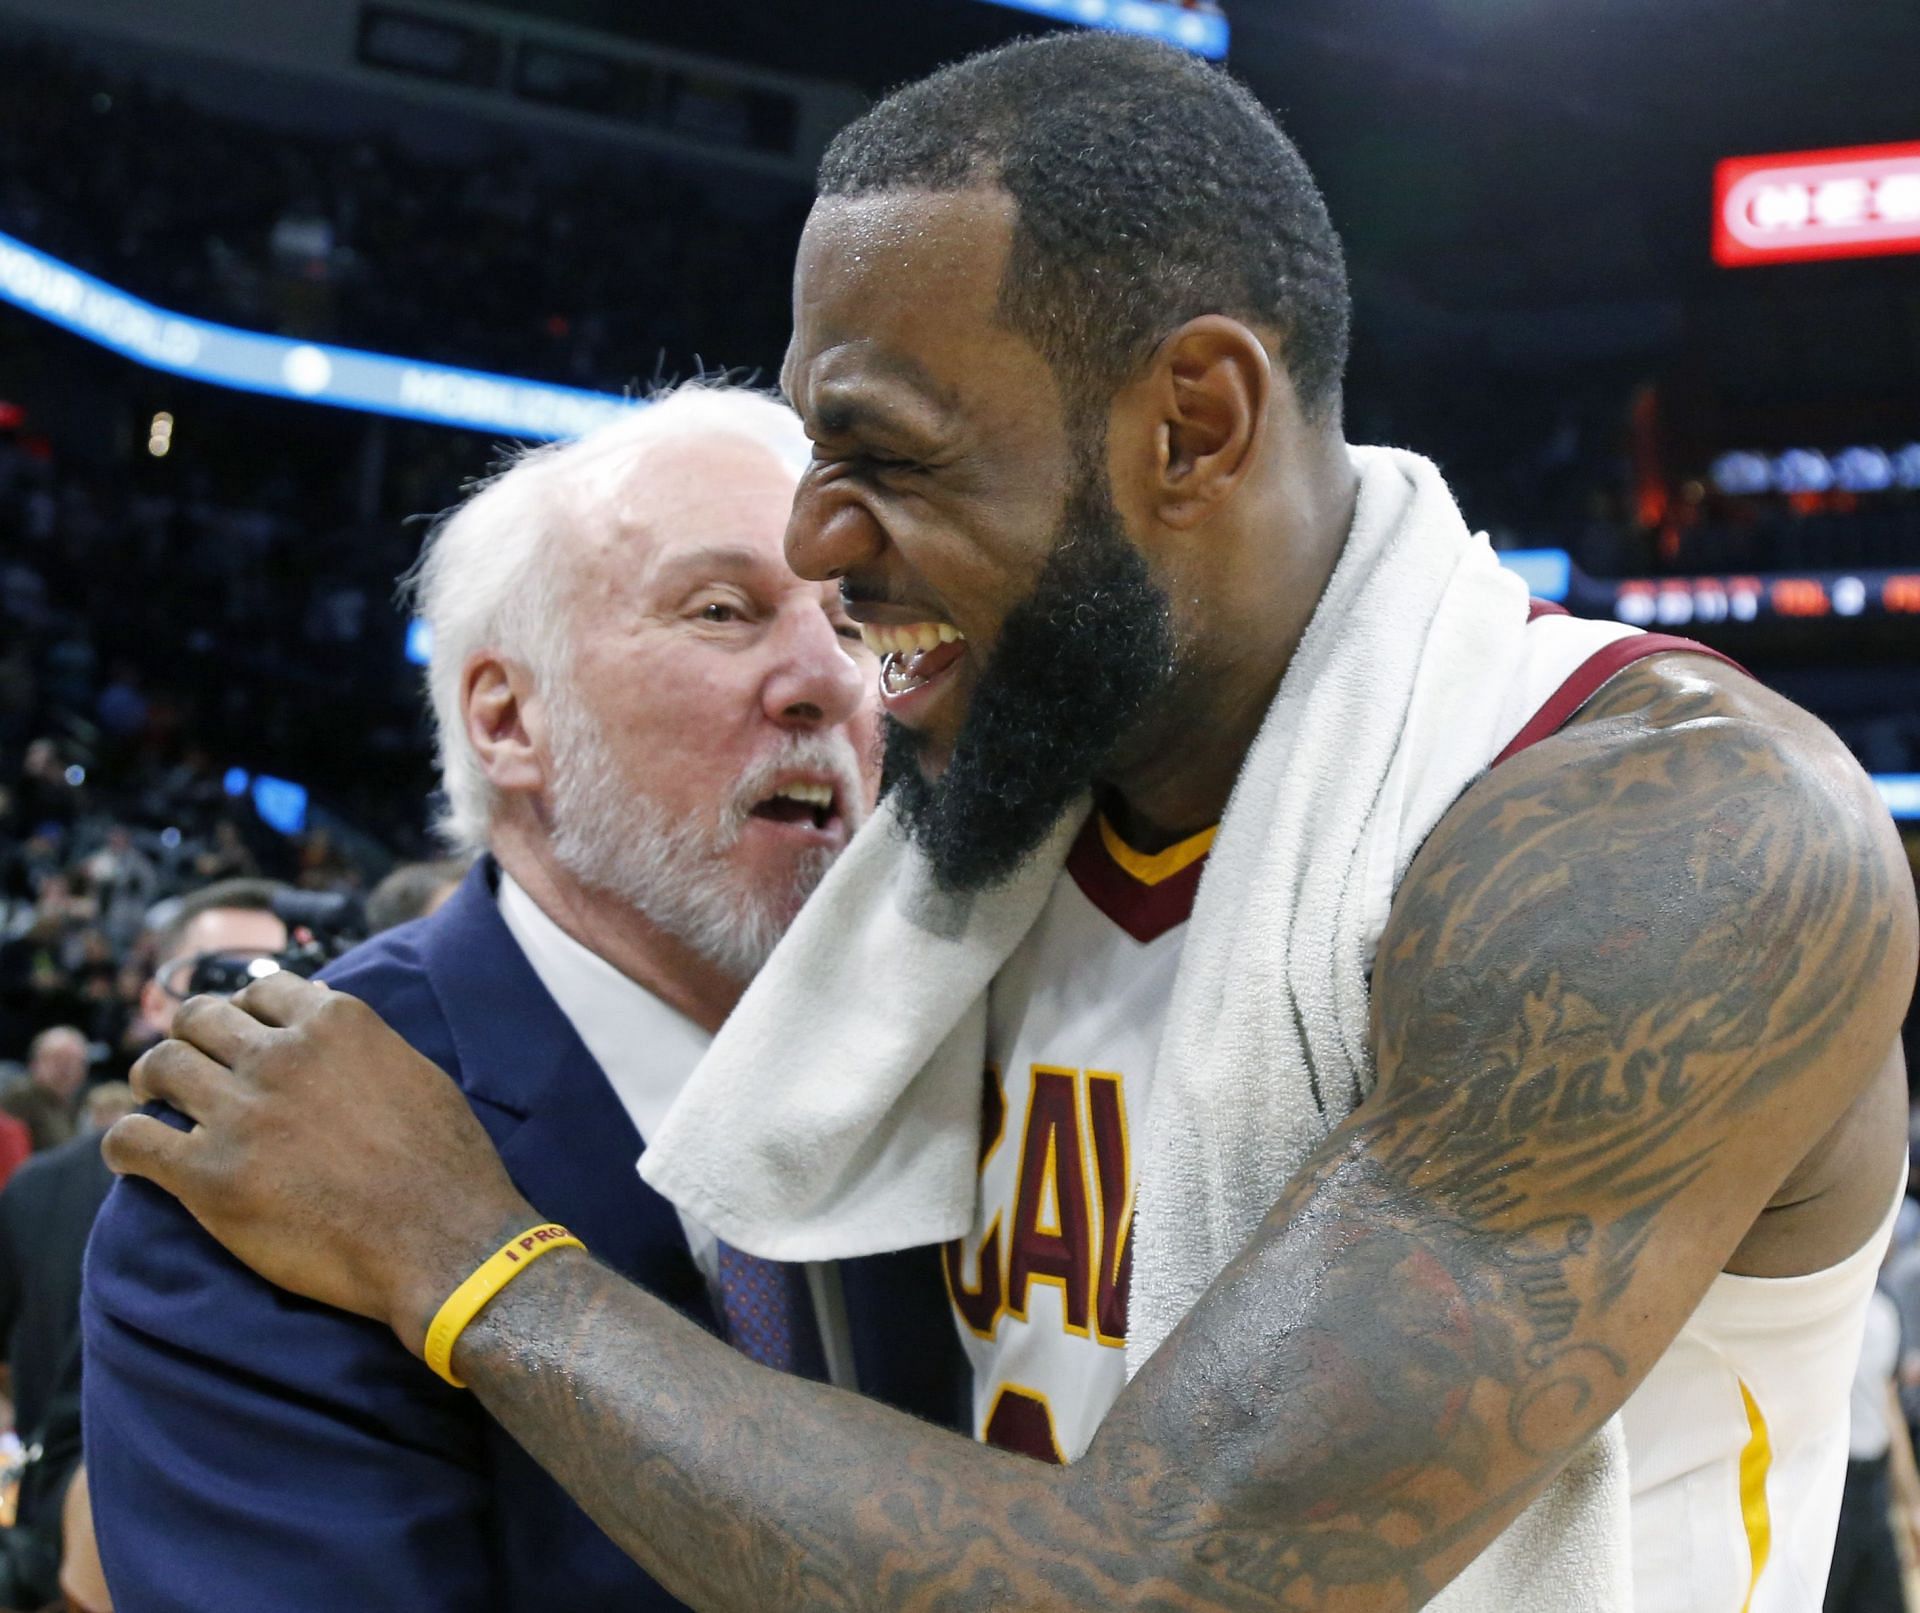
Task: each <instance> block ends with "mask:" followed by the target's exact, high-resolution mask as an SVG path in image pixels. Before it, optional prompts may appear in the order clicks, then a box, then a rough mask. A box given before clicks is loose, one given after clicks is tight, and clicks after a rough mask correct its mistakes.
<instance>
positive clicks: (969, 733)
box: [882, 470, 1178, 892]
mask: <svg viewBox="0 0 1920 1613" xmlns="http://www.w3.org/2000/svg"><path fill="white" fill-rule="evenodd" d="M1177 666H1178V661H1177V654H1176V646H1175V639H1174V631H1173V618H1172V611H1171V609H1170V607H1169V605H1168V601H1167V596H1166V593H1165V591H1164V590H1162V589H1161V588H1160V586H1159V585H1158V584H1157V583H1156V582H1155V581H1154V579H1153V574H1152V573H1151V571H1149V569H1148V567H1147V562H1146V560H1145V558H1144V557H1143V556H1142V555H1141V553H1140V552H1139V550H1137V549H1136V548H1135V547H1134V546H1133V545H1132V544H1131V543H1130V542H1129V541H1128V540H1127V536H1126V529H1125V527H1124V526H1123V525H1122V523H1121V520H1120V514H1119V511H1117V510H1116V509H1115V508H1114V507H1113V500H1112V498H1111V496H1110V495H1109V493H1108V490H1107V486H1106V482H1105V479H1104V478H1103V477H1101V476H1100V475H1099V474H1098V473H1097V472H1094V471H1092V470H1083V471H1082V473H1081V475H1080V477H1079V480H1078V481H1077V482H1076V484H1075V486H1074V488H1073V491H1072V492H1071V493H1070V495H1069V496H1068V499H1067V507H1066V509H1065V511H1064V512H1063V513H1062V516H1061V520H1060V525H1059V528H1058V530H1057V532H1056V534H1055V539H1054V544H1053V548H1052V551H1051V553H1050V554H1049V556H1048V558H1047V563H1046V565H1045V566H1044V568H1043V569H1042V570H1041V573H1040V580H1039V581H1038V582H1037V583H1036V584H1035V585H1034V589H1033V592H1032V593H1031V594H1030V595H1029V596H1028V597H1027V598H1026V599H1025V600H1024V601H1022V602H1021V603H1020V604H1019V605H1017V606H1015V607H1014V609H1013V610H1012V611H1010V612H1009V613H1008V615H1007V619H1006V623H1005V625H1004V626H1003V627H1002V628H1001V630H1000V638H999V642H998V643H997V644H996V645H995V646H994V651H993V655H992V658H991V659H990V660H989V661H988V662H987V664H986V665H985V666H984V667H983V668H982V669H981V672H980V680H979V683H978V684H977V685H976V687H975V689H974V694H973V700H972V703H971V704H970V705H969V707H968V709H967V715H966V720H965V721H964V722H963V723H962V724H961V727H960V733H959V737H958V739H957V740H956V741H955V744H954V748H953V757H952V760H951V761H950V762H949V763H948V765H947V768H946V771H945V772H944V773H943V774H942V775H941V776H940V777H939V778H937V779H933V780H929V779H927V778H926V777H925V776H924V775H923V774H922V773H921V771H920V767H919V763H918V757H919V753H920V749H921V744H922V740H921V737H920V736H919V735H918V734H916V733H914V731H913V730H912V729H910V728H907V727H904V726H903V725H901V724H899V723H896V722H894V721H892V720H891V719H888V721H887V724H886V752H885V762H884V771H883V773H882V780H883V786H882V787H883V789H884V790H887V791H890V792H891V794H892V799H893V802H894V806H895V810H896V811H897V812H898V813H899V815H900V818H901V821H902V822H903V823H904V824H905V825H906V827H907V830H908V832H909V833H910V834H911V835H912V837H913V841H914V844H915V845H917V846H918V847H919V849H920V851H921V853H922V854H923V855H924V856H925V857H926V859H927V861H928V863H929V864H930V865H931V866H932V870H933V874H934V878H935V879H936V880H938V881H939V883H940V884H941V885H942V886H944V887H945V888H947V889H948V890H952V891H960V892H965V891H975V890H980V889H982V888H984V887H985V886H988V885H991V884H993V883H995V882H996V881H998V880H1002V879H1005V878H1006V877H1007V876H1008V875H1009V874H1011V873H1012V872H1013V871H1014V869H1016V868H1017V867H1018V866H1019V865H1020V863H1021V862H1022V861H1023V860H1024V859H1025V858H1026V857H1027V856H1028V855H1029V854H1030V853H1031V852H1032V851H1033V850H1034V849H1035V848H1036V847H1038V846H1039V845H1040V843H1041V842H1042V841H1043V840H1045V839H1046V837H1047V835H1048V833H1049V831H1051V830H1052V828H1053V827H1054V825H1055V824H1056V823H1058V822H1059V820H1060V815H1061V814H1062V813H1063V812H1065V811H1066V809H1067V808H1068V806H1069V805H1070V804H1071V803H1072V802H1073V801H1074V799H1075V798H1076V797H1078V796H1079V795H1080V794H1081V792H1082V791H1084V790H1086V789H1087V788H1088V787H1089V786H1091V785H1092V783H1093V782H1094V780H1095V779H1096V778H1097V777H1098V776H1099V774H1100V772H1101V771H1102V769H1103V768H1105V767H1107V766H1108V765H1110V764H1111V762H1112V761H1113V759H1114V757H1115V756H1116V754H1117V753H1118V752H1119V751H1120V750H1121V748H1122V747H1123V746H1124V745H1126V744H1127V743H1128V741H1129V740H1130V739H1132V738H1133V737H1134V735H1135V734H1136V732H1137V730H1138V729H1139V728H1140V726H1141V725H1142V724H1143V722H1144V721H1145V720H1146V719H1147V718H1149V717H1150V716H1151V715H1152V714H1153V713H1154V711H1155V709H1156V708H1157V707H1159V706H1160V705H1161V704H1162V703H1163V702H1164V700H1165V698H1166V696H1167V694H1168V693H1169V691H1170V690H1171V689H1172V688H1173V686H1174V683H1175V680H1176V676H1177Z"/></svg>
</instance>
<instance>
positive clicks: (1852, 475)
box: [1707, 442, 1920, 498]
mask: <svg viewBox="0 0 1920 1613" xmlns="http://www.w3.org/2000/svg"><path fill="white" fill-rule="evenodd" d="M1707 477H1708V479H1709V480H1710V481H1711V482H1712V483H1713V486H1714V490H1715V491H1716V492H1720V493H1725V494H1726V495H1727V496H1728V497H1730V498H1752V497H1757V496H1758V495H1760V494H1762V493H1824V492H1827V491H1828V490H1829V489H1831V488H1839V489H1840V490H1841V491H1842V492H1847V493H1885V492H1889V491H1891V490H1892V489H1894V488H1902V489H1904V490H1906V491H1908V492H1915V491H1920V442H1910V443H1907V444H1906V445H1905V446H1904V447H1900V448H1876V447H1874V446H1872V445H1870V444H1861V445H1856V446H1854V447H1851V448H1842V449H1840V450H1838V451H1837V452H1835V453H1833V454H1823V453H1821V452H1820V451H1819V450H1818V449H1814V448H1789V449H1787V450H1785V451H1784V452H1783V453H1779V454H1765V453H1762V452H1760V451H1759V450H1758V449H1752V448H1736V449H1734V450H1732V451H1731V452H1729V453H1724V454H1722V455H1720V457H1719V458H1718V459H1716V460H1714V462H1713V463H1712V464H1711V465H1710V466H1708V467H1707Z"/></svg>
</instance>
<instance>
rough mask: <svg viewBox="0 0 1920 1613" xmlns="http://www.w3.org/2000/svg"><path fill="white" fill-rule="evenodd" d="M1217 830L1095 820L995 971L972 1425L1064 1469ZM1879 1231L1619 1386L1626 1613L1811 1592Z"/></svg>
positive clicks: (969, 1259)
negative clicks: (1138, 1141)
mask: <svg viewBox="0 0 1920 1613" xmlns="http://www.w3.org/2000/svg"><path fill="white" fill-rule="evenodd" d="M1643 645H1644V648H1643ZM1674 647H1676V646H1675V641H1673V640H1671V639H1665V640H1658V641H1642V642H1641V643H1636V645H1635V646H1634V648H1635V649H1642V650H1643V653H1654V652H1655V651H1656V650H1657V649H1671V648H1674ZM1627 658H1628V657H1627V656H1626V654H1625V652H1624V651H1622V652H1621V653H1619V654H1616V655H1613V656H1612V657H1611V658H1610V660H1609V661H1608V663H1607V667H1608V669H1609V670H1615V671H1617V670H1618V667H1619V665H1622V664H1625V660H1626V659H1627ZM1591 692H1592V690H1591V688H1588V689H1587V690H1586V691H1585V693H1586V694H1588V695H1590V694H1591ZM1579 693H1580V691H1579V690H1578V689H1577V688H1575V687H1574V686H1573V680H1569V682H1568V685H1567V686H1566V687H1565V688H1563V689H1562V690H1561V691H1560V692H1559V693H1557V694H1556V695H1555V697H1554V698H1553V699H1552V700H1549V701H1548V702H1547V704H1546V705H1545V706H1543V707H1542V708H1541V719H1542V720H1540V721H1537V722H1534V723H1530V724H1529V725H1528V727H1527V728H1526V729H1525V730H1523V731H1522V734H1521V736H1520V737H1519V738H1518V739H1517V740H1516V742H1515V744H1514V745H1512V746H1509V747H1508V750H1507V751H1505V752H1503V753H1502V757H1501V758H1500V759H1504V757H1505V756H1507V755H1511V754H1513V753H1514V752H1515V751H1516V750H1518V749H1520V748H1523V746H1524V744H1525V743H1529V742H1531V741H1532V740H1534V739H1538V738H1540V737H1543V736H1544V734H1546V733H1548V732H1551V731H1552V729H1553V728H1554V727H1557V726H1558V725H1559V724H1560V723H1562V722H1564V721H1565V720H1566V719H1567V717H1568V716H1570V715H1571V714H1572V712H1573V711H1574V710H1575V709H1577V707H1578V705H1579V704H1580V703H1582V700H1581V699H1576V698H1574V696H1575V695H1578V694H1579ZM1211 841H1212V832H1211V831H1208V832H1207V833H1205V834H1202V835H1198V836H1195V837H1194V838H1193V839H1191V840H1188V841H1186V842H1183V843H1182V844H1181V845H1178V846H1175V847H1173V848H1171V849H1170V850H1168V851H1165V852H1162V853H1160V854H1159V855H1157V856H1147V855H1144V854H1142V853H1139V852H1135V851H1133V850H1132V849H1131V848H1129V847H1127V846H1126V845H1125V844H1124V843H1123V842H1122V841H1121V840H1120V839H1119V837H1118V835H1117V834H1115V832H1114V831H1113V830H1112V828H1111V827H1110V826H1109V825H1108V824H1107V823H1106V822H1105V820H1104V819H1102V818H1100V817H1099V816H1098V815H1097V814H1096V815H1095V817H1094V818H1093V819H1091V820H1090V821H1089V824H1088V827H1087V829H1086V830H1085V831H1084V832H1083V833H1082V834H1081V836H1080V838H1079V840H1078V841H1077V842H1076V844H1075V846H1074V848H1073V851H1072V853H1071V855H1070V856H1069V858H1068V861H1067V867H1066V870H1065V872H1063V874H1062V875H1061V877H1060V880H1059V882H1058V884H1057V885H1056V886H1055V888H1054V890H1053V893H1052V895H1051V896H1050V897H1049V898H1048V901H1047V904H1046V906H1045V907H1044V908H1043V909H1042V911H1041V915H1040V918H1039V921H1038V922H1037V923H1036V924H1035V925H1034V927H1033V929H1032V930H1031V931H1030V932H1029V933H1028V935H1027V936H1026V938H1025V939H1024V940H1023V941H1022V943H1021V944H1020V946H1019V947H1018V948H1017V949H1016V950H1015V952H1014V953H1013V955H1012V957H1011V958H1010V959H1009V960H1008V962H1007V964H1006V965H1005V966H1004V967H1003V968H1002V970H1001V971H1000V973H999V975H998V976H996V977H995V979H994V982H993V986H992V989H991V992H990V995H989V998H988V1032H987V1047H988V1063H989V1068H988V1071H987V1079H986V1082H985V1099H984V1112H983V1125H982V1139H981V1150H982V1151H981V1164H980V1196H979V1199H978V1202H977V1205H976V1208H975V1213H974V1226H973V1229H972V1231H971V1233H970V1234H969V1235H968V1236H967V1237H966V1238H965V1239H962V1240H958V1241H956V1242H955V1243H952V1244H950V1245H948V1246H947V1249H946V1250H945V1264H946V1273H947V1286H948V1291H949V1293H950V1294H951V1296H952V1298H953V1304H954V1312H955V1316H956V1319H957V1321H958V1325H959V1330H960V1338H961V1342H962V1344H963V1345H964V1346H965V1347H966V1351H967V1354H968V1357H969V1360H970V1362H971V1364H972V1367H973V1382H974V1432H975V1435H976V1437H978V1438H979V1439H981V1440H984V1441H986V1442H987V1443H989V1444H993V1445H998V1446H1002V1447H1004V1448H1006V1449H1009V1450H1016V1451H1023V1452H1025V1453H1026V1454H1028V1455H1030V1456H1036V1457H1040V1458H1042V1459H1044V1460H1050V1461H1055V1462H1062V1461H1073V1460H1075V1459H1077V1458H1078V1457H1079V1456H1080V1455H1082V1454H1083V1453H1084V1452H1085V1450H1086V1448H1087V1446H1088V1445H1089V1444H1090V1443H1091V1441H1092V1439H1093V1436H1094V1433H1095V1432H1096V1431H1097V1430H1098V1428H1099V1426H1100V1422H1101V1420H1102V1419H1103V1418H1104V1417H1105V1416H1106V1413H1107V1412H1108V1410H1109V1409H1110V1408H1111V1407H1112V1405H1113V1402H1114V1401H1115V1400H1116V1399H1117V1398H1118V1396H1119V1394H1120V1392H1121V1390H1122V1389H1123V1388H1124V1387H1125V1386H1126V1351H1125V1343H1126V1314H1127V1285H1128V1279H1129V1277H1130V1275H1131V1272H1132V1253H1131V1231H1132V1220H1133V1191H1134V1185H1135V1169H1134V1167H1135V1161H1134V1156H1133V1152H1132V1149H1131V1146H1130V1141H1129V1139H1130V1137H1131V1135H1132V1131H1133V1128H1134V1127H1135V1126H1137V1125H1138V1124H1139V1123H1140V1122H1141V1121H1142V1120H1143V1119H1144V1117H1145V1115H1146V1112H1147V1104H1148V1100H1149V1098H1150V1096H1151V1091H1152V1080H1153V1070H1154V1065H1155V1063H1156V1061H1157V1058H1158V1054H1159V1046H1160V1036H1161V1032H1162V1029H1163V1027H1164V1025H1165V1023H1166V1016H1167V1010H1168V1006H1169V1004H1170V1003H1171V1000H1172V994H1173V982H1174V975H1175V972H1176V971H1177V969H1178V967H1179V962H1180V949H1181V945H1182V941H1183V939H1184V936H1185V924H1186V919H1187V916H1188V914H1189V913H1190V912H1191V910H1192V905H1193V896H1194V892H1195V890H1196V889H1197V887H1198V884H1199V879H1200V874H1201V871H1202V868H1203V866H1204V859H1205V856H1206V851H1207V848H1208V846H1209V845H1210V844H1211ZM1895 1203H1896V1205H1897V1203H1898V1196H1896V1200H1895ZM1892 1225H1893V1218H1892V1215H1891V1213H1890V1214H1889V1216H1888V1218H1887V1223H1886V1225H1885V1227H1884V1228H1883V1229H1882V1230H1881V1232H1880V1234H1879V1235H1877V1236H1876V1237H1874V1238H1873V1239H1870V1240H1869V1241H1868V1243H1867V1244H1866V1245H1865V1246H1864V1247H1863V1248H1861V1249H1860V1250H1859V1251H1858V1252H1856V1253H1855V1254H1854V1255H1852V1256H1851V1257H1849V1258H1848V1259H1847V1260H1846V1261H1843V1262H1842V1263H1841V1264H1839V1265H1838V1266H1835V1267H1832V1268H1830V1269H1828V1270H1826V1271H1821V1272H1816V1273H1814V1274H1813V1275H1811V1276H1805V1277H1794V1278H1783V1279H1763V1278H1749V1277H1735V1276H1728V1275H1724V1274H1723V1275H1722V1276H1720V1277H1718V1278H1716V1279H1715V1281H1714V1282H1713V1284H1712V1285H1711V1286H1710V1287H1709V1289H1708V1291H1707V1294H1706V1296H1705V1298H1704V1299H1703V1300H1702V1301H1701V1304H1700V1306H1699V1308H1698V1310H1697V1311H1696V1312H1695V1313H1694V1315H1693V1317H1692V1319H1691V1320H1690V1321H1689V1322H1688V1324H1687V1326H1686V1327H1685V1328H1684V1329H1683V1330H1682V1332H1681V1334H1680V1336H1679V1337H1678V1338H1677V1339H1676V1340H1675V1341H1674V1343H1673V1345H1672V1346H1671V1347H1670V1348H1669V1349H1668V1351H1667V1352H1666V1354H1665V1355H1663V1356H1662V1357H1661V1359H1660V1360H1659V1361H1658V1362H1657V1363H1656V1364H1655V1366H1654V1368H1653V1371H1652V1372H1651V1373H1650V1374H1649V1375H1648V1377H1647V1379H1646V1381H1645V1382H1644V1383H1643V1384H1642V1385H1641V1387H1640V1388H1639V1390H1637V1391H1636V1392H1635V1394H1634V1395H1633V1397H1632V1398H1631V1399H1630V1400H1629V1401H1628V1403H1627V1406H1626V1408H1625V1411H1624V1414H1623V1415H1624V1421H1625V1426H1626V1434H1627V1449H1628V1465H1629V1472H1630V1475H1631V1485H1632V1492H1633V1537H1634V1582H1635V1607H1636V1609H1637V1610H1638V1613H1788V1610H1793V1613H1806V1610H1808V1609H1814V1608H1817V1607H1818V1606H1819V1604H1820V1596H1821V1589H1822V1587H1823V1585H1824V1583H1825V1579H1826V1572H1827V1564H1828V1561H1829V1559H1830V1557H1831V1555H1832V1549H1833V1538H1834V1528H1835V1524H1836V1520H1837V1518H1838V1510H1839V1499H1840V1487H1841V1483H1842V1480H1843V1478H1844V1475H1845V1470H1846V1460H1847V1423H1848V1416H1847V1404H1848V1395H1849V1390H1850V1388H1851V1385H1852V1379H1853V1369H1854V1362H1855V1359H1856V1358H1857V1356H1858V1354H1859V1350H1860V1339H1861V1329H1862V1326H1863V1321H1864V1316H1865V1310H1866V1304H1867V1298H1868V1296H1869V1294H1870V1293H1871V1292H1872V1288H1873V1279H1874V1274H1875V1271H1876V1268H1877V1266H1878V1264H1879V1259H1880V1254H1881V1252H1882V1250H1883V1249H1884V1247H1885V1245H1886V1241H1887V1238H1888V1237H1889V1236H1890V1235H1891V1232H1892Z"/></svg>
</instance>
